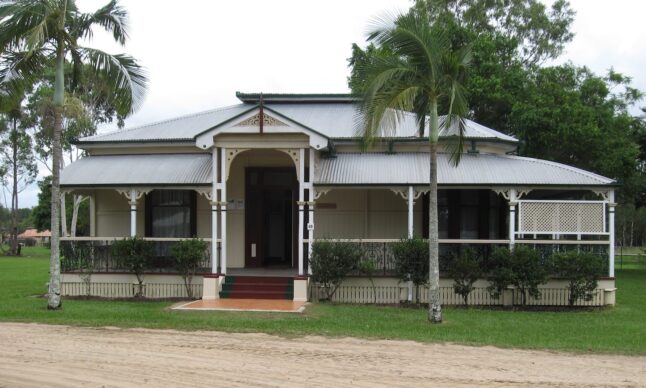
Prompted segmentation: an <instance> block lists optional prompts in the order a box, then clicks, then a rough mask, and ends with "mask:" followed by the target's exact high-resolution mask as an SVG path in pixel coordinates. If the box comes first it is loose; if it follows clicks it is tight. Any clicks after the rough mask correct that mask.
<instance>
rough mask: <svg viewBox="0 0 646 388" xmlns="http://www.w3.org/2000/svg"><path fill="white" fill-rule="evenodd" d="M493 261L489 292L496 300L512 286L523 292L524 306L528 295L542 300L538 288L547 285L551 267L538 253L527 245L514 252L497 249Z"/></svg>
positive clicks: (493, 254)
mask: <svg viewBox="0 0 646 388" xmlns="http://www.w3.org/2000/svg"><path fill="white" fill-rule="evenodd" d="M491 259H492V261H493V265H494V269H493V275H492V277H491V278H490V280H491V286H489V292H490V293H491V295H492V296H493V297H494V298H498V297H500V294H501V293H502V291H503V290H504V289H506V288H507V287H508V286H510V285H512V286H515V287H516V288H518V289H519V290H520V291H521V296H522V305H523V306H524V305H526V304H527V295H529V296H531V297H533V298H536V299H540V297H541V291H540V290H539V288H538V286H539V285H540V284H544V283H547V277H548V275H549V270H550V265H549V262H547V261H545V260H543V259H541V255H540V253H539V252H538V251H536V250H534V249H532V248H530V247H527V246H525V245H517V246H516V247H515V248H514V250H513V251H510V250H509V248H497V249H495V250H494V252H493V253H492V255H491Z"/></svg>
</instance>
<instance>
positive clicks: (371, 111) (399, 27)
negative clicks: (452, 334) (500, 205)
mask: <svg viewBox="0 0 646 388" xmlns="http://www.w3.org/2000/svg"><path fill="white" fill-rule="evenodd" d="M368 41H370V42H372V43H374V44H376V46H377V47H378V48H379V49H377V50H372V52H373V55H372V57H371V58H369V59H368V60H366V61H364V63H363V64H359V63H357V64H356V66H361V68H359V69H356V74H359V76H360V78H361V79H362V80H361V81H362V82H359V83H358V84H361V85H362V86H361V90H358V91H355V92H358V93H357V94H359V96H360V97H361V101H362V102H361V104H360V112H361V118H362V120H361V121H360V123H361V124H360V131H361V132H362V135H363V138H364V144H365V145H370V144H371V143H373V142H374V140H375V138H377V137H379V136H388V134H389V133H392V132H393V131H394V130H395V128H396V126H397V124H398V123H399V121H400V120H401V119H402V118H403V115H404V114H405V112H413V113H414V114H415V117H416V121H417V125H418V128H419V136H420V137H423V136H424V131H425V128H426V125H427V120H428V125H429V148H430V193H429V197H430V200H429V260H430V263H429V264H430V269H429V289H430V291H429V298H430V299H429V301H430V303H429V315H428V319H429V320H430V321H431V322H435V323H439V322H442V309H441V306H440V297H439V296H440V294H439V261H438V250H439V246H438V218H437V217H438V216H437V148H438V140H439V133H440V127H443V129H444V130H445V133H447V134H448V133H451V134H453V136H452V140H453V141H451V142H449V143H448V144H447V145H448V146H449V150H450V151H451V160H452V162H453V163H454V164H455V165H457V163H459V161H460V155H461V153H462V149H463V144H462V140H463V133H464V120H463V119H462V117H463V115H464V114H465V113H466V112H467V103H466V99H465V98H464V89H463V86H462V83H463V81H464V78H465V75H466V70H467V68H468V65H469V63H470V56H471V55H470V50H469V49H468V48H465V49H461V50H453V49H452V47H451V42H450V40H449V39H448V37H447V36H446V35H445V34H444V33H443V31H442V30H441V29H440V28H439V26H437V25H431V23H430V22H429V20H428V18H427V17H426V16H425V15H421V14H416V13H413V12H411V13H408V14H405V15H395V16H394V17H392V16H391V17H386V18H379V19H376V20H375V28H374V29H373V30H372V31H371V32H370V33H369V35H368ZM440 104H443V106H446V111H447V112H446V113H447V114H446V116H444V117H443V118H441V117H439V116H438V106H439V105H440Z"/></svg>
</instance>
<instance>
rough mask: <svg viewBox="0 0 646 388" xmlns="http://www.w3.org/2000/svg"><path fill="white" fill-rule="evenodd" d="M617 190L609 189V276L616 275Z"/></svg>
mask: <svg viewBox="0 0 646 388" xmlns="http://www.w3.org/2000/svg"><path fill="white" fill-rule="evenodd" d="M615 206H617V204H616V203H615V191H614V190H609V191H608V232H609V233H610V236H609V240H610V241H609V243H608V276H609V277H611V278H613V277H615Z"/></svg>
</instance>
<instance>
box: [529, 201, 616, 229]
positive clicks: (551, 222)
mask: <svg viewBox="0 0 646 388" xmlns="http://www.w3.org/2000/svg"><path fill="white" fill-rule="evenodd" d="M518 233H521V234H525V233H526V234H603V233H606V208H605V202H600V201H519V202H518Z"/></svg>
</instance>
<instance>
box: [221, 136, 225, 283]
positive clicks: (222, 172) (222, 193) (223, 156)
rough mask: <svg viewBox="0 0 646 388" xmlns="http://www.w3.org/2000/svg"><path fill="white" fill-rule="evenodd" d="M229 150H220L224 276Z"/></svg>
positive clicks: (223, 271)
mask: <svg viewBox="0 0 646 388" xmlns="http://www.w3.org/2000/svg"><path fill="white" fill-rule="evenodd" d="M226 157H227V149H226V148H224V147H223V148H222V149H221V150H220V212H221V213H222V216H221V217H220V221H221V226H220V235H221V236H222V237H221V239H220V240H221V241H220V267H221V268H222V274H223V275H226V273H227V163H226Z"/></svg>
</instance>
